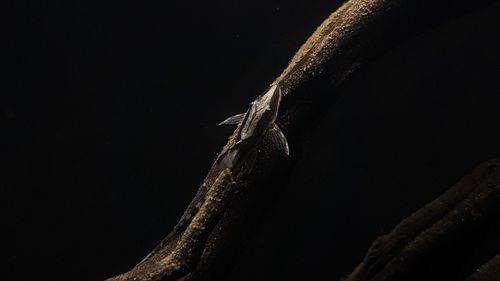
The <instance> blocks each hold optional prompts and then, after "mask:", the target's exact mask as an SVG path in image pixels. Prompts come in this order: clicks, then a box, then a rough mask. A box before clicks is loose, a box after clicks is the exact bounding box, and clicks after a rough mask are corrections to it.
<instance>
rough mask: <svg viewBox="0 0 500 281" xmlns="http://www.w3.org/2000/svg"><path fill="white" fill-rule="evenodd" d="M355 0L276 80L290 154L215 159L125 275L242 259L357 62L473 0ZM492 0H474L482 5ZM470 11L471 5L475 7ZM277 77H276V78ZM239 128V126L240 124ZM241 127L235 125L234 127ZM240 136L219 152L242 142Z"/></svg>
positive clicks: (191, 269)
mask: <svg viewBox="0 0 500 281" xmlns="http://www.w3.org/2000/svg"><path fill="white" fill-rule="evenodd" d="M421 2H422V1H417V0H350V1H347V2H346V3H345V4H344V5H342V6H341V7H340V8H339V9H338V10H336V11H334V12H333V13H332V14H331V15H330V16H329V17H328V18H327V19H326V20H325V21H324V23H323V24H322V25H321V26H320V27H319V28H318V29H317V30H316V31H315V32H314V33H313V35H312V36H311V37H310V38H309V39H308V40H307V41H306V43H305V44H304V45H303V46H302V47H301V48H300V49H299V50H298V51H297V53H296V55H295V56H294V58H292V60H291V62H290V63H289V65H288V67H287V68H286V69H285V70H284V71H283V72H282V74H281V75H279V76H278V77H277V78H276V79H275V80H274V81H273V82H272V83H273V84H277V83H279V85H280V87H281V89H282V90H283V99H282V101H281V104H280V107H279V114H278V116H277V119H276V123H277V124H278V125H279V127H280V128H281V129H282V130H283V132H284V134H285V136H286V138H287V139H288V142H289V144H290V157H287V156H286V155H284V154H283V153H282V152H281V151H280V150H279V149H278V148H276V146H275V145H273V143H272V140H271V139H269V138H267V137H264V138H263V139H262V141H259V142H258V143H257V144H256V145H255V147H253V148H252V149H251V152H249V155H248V157H246V158H245V160H244V161H243V162H242V163H239V165H237V167H230V168H228V169H225V168H224V167H221V166H220V165H217V160H216V162H215V164H214V165H213V166H212V167H211V169H210V171H209V172H208V175H207V177H206V178H205V180H204V181H203V183H202V185H201V186H200V188H199V190H198V192H197V194H196V195H195V197H194V199H193V200H192V202H191V203H190V204H189V206H188V207H187V209H186V211H185V212H184V214H183V216H182V217H181V219H180V221H179V223H178V224H177V225H176V226H175V227H174V229H173V230H172V231H171V233H170V234H169V235H167V237H166V238H165V239H164V240H163V241H162V242H161V243H160V244H159V245H158V246H157V247H156V248H155V249H154V250H153V251H152V252H151V253H150V254H149V255H148V256H147V257H146V258H145V259H144V260H143V261H142V262H140V263H139V264H138V265H136V266H135V267H134V268H132V269H131V270H130V271H129V272H126V273H124V274H121V275H118V276H116V277H113V278H110V279H109V280H114V281H125V280H209V279H210V280H212V279H217V278H220V277H221V276H223V275H224V273H225V272H226V271H227V268H228V266H229V265H231V264H232V263H233V262H234V260H235V257H237V254H238V251H239V246H240V244H241V241H244V239H245V237H247V236H248V235H251V231H249V230H250V229H251V228H252V226H254V225H255V224H256V223H257V222H258V219H259V216H260V215H261V214H262V213H263V211H264V210H265V209H266V206H269V205H271V204H272V202H273V200H274V199H275V198H276V196H278V195H279V193H280V191H281V190H282V189H283V187H284V186H285V185H286V182H287V178H288V174H289V171H290V168H291V167H292V165H293V163H294V162H295V161H296V160H297V158H298V155H300V153H301V147H302V144H303V141H304V140H305V139H306V138H307V135H308V133H309V132H310V131H311V130H312V129H314V127H315V124H316V123H317V121H318V120H320V119H321V117H322V115H323V114H324V112H325V111H326V110H327V109H328V107H329V106H330V105H332V104H333V102H334V100H335V99H336V97H337V95H338V93H339V88H340V87H341V85H342V83H343V82H344V81H345V79H346V78H348V77H349V75H350V74H351V73H352V72H353V71H354V70H355V68H356V67H358V66H359V65H362V64H363V63H365V62H367V61H369V60H370V59H372V58H374V57H376V56H378V55H380V54H382V53H383V52H385V51H387V50H388V49H390V48H391V47H392V46H394V45H396V44H398V43H399V42H401V41H402V40H405V39H407V38H409V37H411V36H415V35H416V34H418V33H419V32H422V31H424V30H426V29H428V28H430V27H432V26H433V25H435V24H439V23H442V22H444V21H446V20H448V19H449V18H450V17H453V16H456V15H457V14H460V13H463V12H464V10H462V8H463V7H464V5H466V6H467V4H468V3H467V1H451V0H448V1H445V0H437V1H433V2H432V5H428V6H426V5H423V4H422V3H421ZM486 2H489V1H481V2H476V3H474V7H473V8H479V7H480V6H481V5H483V4H484V3H486ZM469 10H470V9H469ZM270 80H271V79H270ZM237 130H238V129H237ZM235 132H236V131H235ZM236 135H237V134H235V133H234V134H233V135H232V136H231V137H230V138H229V140H228V143H227V144H226V146H225V147H224V148H223V149H222V151H221V153H220V154H219V157H222V156H223V155H225V153H226V152H227V150H228V149H230V148H231V147H232V146H233V145H234V143H235V142H236V141H237V139H236Z"/></svg>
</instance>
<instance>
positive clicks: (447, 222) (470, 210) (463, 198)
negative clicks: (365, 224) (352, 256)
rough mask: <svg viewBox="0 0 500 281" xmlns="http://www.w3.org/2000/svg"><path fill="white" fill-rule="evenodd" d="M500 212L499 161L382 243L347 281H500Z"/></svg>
mask: <svg viewBox="0 0 500 281" xmlns="http://www.w3.org/2000/svg"><path fill="white" fill-rule="evenodd" d="M499 206H500V160H499V159H496V160H491V161H488V162H485V163H483V164H481V165H480V166H479V167H477V168H476V169H475V170H474V171H473V172H472V173H471V174H470V175H467V176H466V177H464V178H463V179H462V180H460V181H459V182H458V183H457V184H456V185H454V186H453V187H451V188H450V189H449V190H448V191H447V192H445V193H444V194H443V195H441V196H440V197H438V198H437V199H435V200H434V201H432V202H431V203H429V204H427V205H426V206H425V207H423V208H422V209H420V210H418V211H417V212H415V213H414V214H412V215H411V216H409V217H408V218H406V219H405V220H403V221H402V222H401V223H400V224H399V225H397V226H396V227H395V228H394V229H393V230H392V232H390V233H389V234H387V235H383V236H381V237H379V238H377V239H376V240H375V242H374V243H373V244H372V246H371V247H370V249H369V250H368V253H367V254H366V256H365V258H364V259H363V261H362V262H361V264H359V265H358V266H357V267H356V269H355V270H354V271H353V273H352V274H351V275H350V276H349V278H348V279H347V280H348V281H362V280H363V281H368V280H370V281H375V280H376V281H382V280H384V281H387V280H464V279H465V278H466V277H467V275H469V274H471V276H470V277H469V278H468V279H467V280H499V279H500V274H499V273H500V267H499V265H500V264H499V261H500V259H499V256H496V257H494V258H491V257H492V256H493V255H495V254H497V253H499V252H500V241H499V239H498V237H500V236H499V232H500V220H499V219H500V207H499ZM490 258H491V260H489V261H488V259H490ZM482 263H485V264H484V265H483V266H481V264H482ZM471 272H474V273H471ZM492 278H493V279H492Z"/></svg>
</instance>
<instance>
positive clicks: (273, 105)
mask: <svg viewBox="0 0 500 281" xmlns="http://www.w3.org/2000/svg"><path fill="white" fill-rule="evenodd" d="M281 97H282V91H281V88H280V86H279V85H278V84H272V85H271V86H269V87H268V88H267V89H266V90H265V91H264V92H263V93H262V94H261V95H259V96H258V97H257V98H256V99H255V100H254V101H252V102H251V103H250V105H249V107H248V109H247V111H246V112H244V113H240V114H236V115H233V116H231V117H229V118H227V119H226V120H224V121H222V122H221V123H219V125H238V132H237V133H236V142H235V144H234V145H233V146H232V147H231V148H230V149H229V150H228V152H227V153H226V154H225V155H224V156H223V157H221V160H220V162H221V163H223V166H225V167H229V166H231V165H233V164H234V162H235V161H237V159H238V158H239V155H241V154H244V152H245V151H247V150H249V149H251V148H253V147H255V145H257V144H258V143H259V142H260V141H261V140H262V138H263V137H264V136H266V135H267V136H269V137H270V139H271V141H272V143H273V144H274V145H276V147H277V148H278V149H279V150H281V151H283V152H284V153H285V154H286V155H290V149H289V146H288V141H287V139H286V137H285V135H284V134H283V132H282V131H281V129H280V127H279V126H278V124H276V117H277V116H278V110H279V106H280V103H281Z"/></svg>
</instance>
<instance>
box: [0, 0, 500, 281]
mask: <svg viewBox="0 0 500 281" xmlns="http://www.w3.org/2000/svg"><path fill="white" fill-rule="evenodd" d="M339 3H340V1H331V0H330V1H326V0H314V1H313V0H310V1H268V0H253V1H245V2H242V1H230V0H224V1H215V2H213V1H135V2H132V1H71V2H62V1H38V2H31V1H15V2H12V3H11V4H10V5H11V7H9V8H12V9H11V10H9V11H12V12H9V16H8V17H6V19H7V21H6V24H5V25H4V27H6V28H7V29H6V32H4V36H3V37H4V38H3V39H6V40H4V43H3V47H5V51H4V52H3V53H4V56H5V58H4V59H3V63H2V66H3V68H4V70H6V72H7V73H6V75H3V79H2V80H3V81H2V87H1V89H0V91H1V92H0V109H1V112H0V114H1V115H0V126H1V127H0V130H1V133H0V136H1V139H2V141H1V142H2V150H1V153H2V155H1V159H2V162H3V164H4V165H3V166H4V168H2V172H1V174H0V177H1V178H0V187H1V189H0V192H1V193H0V200H1V214H2V229H3V231H2V232H3V234H4V235H5V236H4V238H2V244H4V246H2V249H3V251H2V256H3V258H5V259H6V262H4V263H3V265H2V269H1V270H2V274H1V279H2V280H45V279H47V280H102V279H104V278H105V277H109V276H111V275H114V274H117V273H120V272H123V271H126V270H127V269H129V268H130V267H132V266H133V265H134V264H136V263H137V262H138V261H140V260H141V259H142V258H143V257H144V256H145V255H146V254H147V253H148V252H149V250H151V249H152V248H153V247H154V246H155V245H156V243H157V242H158V241H159V240H160V239H161V238H162V237H163V236H165V235H166V234H167V233H168V232H169V230H170V229H171V228H172V227H173V225H174V224H175V223H176V221H177V219H178V218H179V217H180V215H181V213H182V211H183V209H184V207H185V206H186V205H187V203H188V202H189V201H190V199H191V197H192V196H193V195H194V193H195V192H196V189H197V187H198V185H199V184H200V182H201V181H202V179H203V178H204V176H205V173H206V172H207V171H208V168H209V166H210V164H211V163H212V161H213V160H214V157H215V155H216V153H217V152H218V151H219V150H220V148H221V147H222V145H224V143H225V140H226V138H227V136H228V135H229V133H230V132H231V129H230V128H222V127H218V126H217V124H218V123H219V122H220V121H221V120H223V119H224V118H226V117H227V116H229V115H232V114H235V113H238V112H240V111H242V110H244V109H245V108H246V105H247V104H248V102H250V101H251V100H252V99H253V98H254V97H255V96H257V95H258V94H259V93H260V92H261V91H262V89H264V88H265V86H266V85H267V84H268V83H269V82H271V81H272V80H273V79H274V77H276V76H277V75H279V73H280V72H281V71H282V69H283V68H284V67H285V66H286V64H287V62H288V60H289V59H290V58H291V57H292V56H293V54H294V52H295V51H296V50H297V49H298V47H299V46H300V44H302V43H303V42H304V41H305V40H306V39H307V37H308V36H309V35H310V33H311V32H312V31H313V30H314V29H315V27H316V26H317V25H319V24H320V23H321V21H322V20H323V19H324V18H325V17H326V16H327V15H328V14H329V13H330V12H331V11H333V10H334V9H335V8H336V7H337V6H338V5H339ZM499 15H500V9H499V7H498V5H497V6H494V7H493V8H488V9H484V10H480V11H475V12H472V13H470V14H469V15H466V16H464V17H460V18H456V19H454V20H452V21H450V22H448V23H446V24H445V25H442V26H439V27H437V28H434V29H433V30H431V31H429V32H426V33H424V34H420V35H419V36H417V37H416V38H413V39H411V40H410V41H407V42H405V43H403V44H401V45H398V46H396V47H395V48H393V49H391V50H390V51H389V52H387V53H386V54H384V55H383V56H382V57H379V58H377V59H376V60H374V61H372V62H370V63H369V64H368V65H367V66H366V67H364V68H362V69H361V70H360V71H359V72H357V73H356V74H355V75H354V76H353V77H352V79H351V80H350V81H349V82H348V83H347V85H346V86H345V88H344V89H343V91H342V93H340V94H341V95H340V99H339V100H338V102H337V103H336V104H335V106H333V107H332V108H331V110H330V112H329V113H328V114H327V116H326V118H325V119H324V120H323V121H322V123H321V124H318V127H317V129H316V130H315V133H314V134H313V136H312V137H311V138H310V139H309V141H308V143H307V145H306V147H305V151H304V153H303V156H302V158H301V160H300V161H299V162H298V164H297V166H296V168H295V169H294V172H293V174H292V178H291V180H290V184H289V186H288V187H287V190H286V192H285V193H284V194H283V196H282V197H281V198H280V200H279V202H278V204H277V205H276V206H275V207H274V208H273V209H272V210H270V211H269V212H268V214H267V215H266V218H265V219H264V221H263V222H262V225H261V227H260V228H259V229H256V230H255V234H254V235H255V237H256V238H255V239H254V240H252V241H251V242H249V245H248V249H247V251H246V252H245V253H244V254H243V256H242V258H241V260H240V262H239V263H238V264H237V265H236V266H235V268H234V269H233V271H232V273H231V274H230V276H229V277H228V280H318V279H319V280H337V279H338V278H339V277H340V276H341V275H342V274H345V273H348V272H349V271H350V270H352V268H353V267H354V266H355V265H356V264H357V263H358V262H359V261H360V260H361V258H362V256H363V255H364V252H365V250H366V249H367V247H368V246H369V244H370V243H371V242H372V241H373V239H375V238H376V237H377V236H378V235H381V234H383V233H386V232H388V231H390V229H391V228H392V227H393V226H394V225H395V224H396V223H397V222H398V221H400V220H401V219H402V218H404V217H406V216H407V215H409V214H410V213H411V212H412V211H415V210H416V209H418V208H419V207H421V206H422V205H423V204H425V203H426V202H428V201H429V200H431V199H433V198H435V197H436V196H437V195H439V194H440V193H441V192H443V191H444V190H446V189H447V188H448V187H449V186H451V185H452V184H453V183H455V182H456V181H457V180H458V179H460V178H461V177H462V176H463V175H464V174H465V173H467V172H468V171H469V170H471V169H472V168H473V167H474V166H475V165H477V164H479V163H480V162H482V161H484V160H487V159H490V158H493V157H497V156H498V155H499V152H500V147H499V145H498V144H499V143H500V110H499V109H500V90H499V89H498V85H499V84H498V81H499V79H498V73H499V71H500V54H499V51H498V50H500V28H499V27H500V20H499V18H500V17H499ZM292 153H293V151H292ZM291 245H292V246H291ZM255 268H258V270H255Z"/></svg>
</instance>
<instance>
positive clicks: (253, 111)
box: [238, 84, 281, 142]
mask: <svg viewBox="0 0 500 281" xmlns="http://www.w3.org/2000/svg"><path fill="white" fill-rule="evenodd" d="M280 102H281V89H280V87H279V86H278V85H277V84H275V85H271V87H269V88H268V89H267V90H266V91H265V92H264V93H263V94H262V95H260V96H259V97H257V98H256V99H255V100H254V101H253V102H251V103H250V107H249V108H248V110H247V112H246V114H245V116H244V117H243V120H242V123H241V128H240V131H239V134H238V139H239V141H238V142H243V141H245V140H247V139H250V138H252V137H255V138H259V139H260V138H261V137H262V136H263V135H264V134H265V133H266V131H267V129H269V128H270V127H271V126H272V125H273V123H274V121H275V120H276V117H277V116H278V109H279V105H280Z"/></svg>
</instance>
